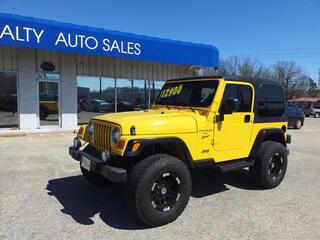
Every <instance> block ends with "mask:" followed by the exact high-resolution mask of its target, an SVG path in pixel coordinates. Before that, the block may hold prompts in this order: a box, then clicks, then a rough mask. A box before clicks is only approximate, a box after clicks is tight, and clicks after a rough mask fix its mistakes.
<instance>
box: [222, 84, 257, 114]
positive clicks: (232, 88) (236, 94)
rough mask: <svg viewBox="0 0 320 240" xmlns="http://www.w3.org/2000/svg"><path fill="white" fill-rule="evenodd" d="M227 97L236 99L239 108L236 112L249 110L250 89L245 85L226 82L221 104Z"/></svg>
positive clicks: (250, 102)
mask: <svg viewBox="0 0 320 240" xmlns="http://www.w3.org/2000/svg"><path fill="white" fill-rule="evenodd" d="M228 98H234V99H238V102H239V109H238V111H237V112H250V111H251V104H252V89H251V87H249V86H247V85H237V84H227V86H226V88H225V90H224V94H223V98H222V101H221V105H220V109H221V106H222V105H223V104H224V103H225V102H226V100H227V99H228Z"/></svg>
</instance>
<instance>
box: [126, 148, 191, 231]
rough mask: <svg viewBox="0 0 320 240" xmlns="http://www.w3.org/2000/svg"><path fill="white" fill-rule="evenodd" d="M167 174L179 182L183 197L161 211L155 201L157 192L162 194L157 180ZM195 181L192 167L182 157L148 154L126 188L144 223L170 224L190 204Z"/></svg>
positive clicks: (132, 174)
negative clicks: (191, 172) (190, 169)
mask: <svg viewBox="0 0 320 240" xmlns="http://www.w3.org/2000/svg"><path fill="white" fill-rule="evenodd" d="M168 174H169V175H168ZM166 176H170V177H171V178H172V179H176V181H177V182H176V183H174V184H178V185H177V186H178V187H177V192H178V194H179V197H177V198H175V199H174V201H173V203H172V207H170V208H169V210H167V209H165V208H164V209H162V210H161V208H160V209H159V208H158V205H157V204H156V203H155V201H154V200H153V198H154V197H153V196H154V191H158V192H159V194H162V191H160V190H159V189H160V188H159V185H157V184H156V183H157V179H158V180H159V179H162V178H165V177H166ZM191 182H192V181H191V176H190V172H189V169H188V168H187V166H186V165H185V164H184V163H183V162H182V161H180V160H179V159H177V158H175V157H173V156H171V155H167V154H155V155H151V156H148V157H146V158H145V159H144V160H141V161H140V162H138V163H137V164H136V165H135V166H134V168H133V169H132V171H131V173H130V176H129V180H128V182H127V191H126V194H127V203H128V206H129V208H130V209H131V211H132V212H133V213H134V214H135V215H136V216H137V217H138V218H139V219H140V220H141V221H142V222H144V223H146V224H147V225H149V226H152V227H155V226H161V225H164V224H167V223H170V222H172V221H174V220H176V219H177V218H178V217H179V216H180V214H181V213H182V212H183V210H184V209H185V207H186V206H187V204H188V201H189V198H190V195H191V188H192V183H191ZM155 186H156V187H155ZM154 188H157V189H158V190H157V189H156V190H154ZM168 193H169V188H168ZM170 194H171V192H170ZM177 199H178V200H177ZM164 202H165V203H166V201H164ZM167 204H168V203H167Z"/></svg>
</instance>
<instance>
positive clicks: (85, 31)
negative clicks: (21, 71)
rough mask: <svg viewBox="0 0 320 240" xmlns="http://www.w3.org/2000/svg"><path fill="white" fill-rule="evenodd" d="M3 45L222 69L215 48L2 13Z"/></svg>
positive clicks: (1, 36)
mask: <svg viewBox="0 0 320 240" xmlns="http://www.w3.org/2000/svg"><path fill="white" fill-rule="evenodd" d="M0 45H6V46H18V47H26V48H36V49H45V50H53V51H60V52H72V53H82V54H90V55H98V56H109V57H119V58H127V59H134V60H144V61H153V62H163V63H174V64H186V65H196V66H207V67H218V62H219V51H218V49H217V48H216V47H214V46H211V45H204V44H196V43H189V42H182V41H174V40H168V39H162V38H156V37H148V36H143V35H138V34H130V33H124V32H118V31H110V30H106V29H102V28H94V27H87V26H80V25H74V24H69V23H63V22H56V21H51V20H43V19H38V18H32V17H23V16H18V15H13V14H6V13H0Z"/></svg>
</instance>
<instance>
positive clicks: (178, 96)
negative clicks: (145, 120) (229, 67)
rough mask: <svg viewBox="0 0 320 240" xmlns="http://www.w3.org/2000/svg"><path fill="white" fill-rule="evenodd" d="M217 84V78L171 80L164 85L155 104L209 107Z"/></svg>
mask: <svg viewBox="0 0 320 240" xmlns="http://www.w3.org/2000/svg"><path fill="white" fill-rule="evenodd" d="M217 86H218V81H216V80H206V81H185V82H169V83H166V84H165V85H164V86H163V87H162V89H161V91H160V93H159V95H158V98H157V100H156V102H155V104H157V105H174V106H190V107H208V106H210V105H211V103H212V100H213V97H214V94H215V92H216V89H217Z"/></svg>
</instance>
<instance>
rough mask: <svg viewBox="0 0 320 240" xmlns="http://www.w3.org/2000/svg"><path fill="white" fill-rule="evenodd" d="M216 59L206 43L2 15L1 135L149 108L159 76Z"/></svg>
mask: <svg viewBox="0 0 320 240" xmlns="http://www.w3.org/2000/svg"><path fill="white" fill-rule="evenodd" d="M218 61H219V52H218V50H217V48H216V47H214V46H210V45H204V44H195V43H189V42H183V41H174V40H168V39H161V38H156V37H148V36H143V35H137V34H131V33H123V32H118V31H110V30H106V29H102V28H94V27H88V26H79V25H74V24H69V23H63V22H56V21H51V20H43V19H37V18H31V17H23V16H18V15H12V14H4V13H0V132H1V131H8V130H19V131H20V130H21V131H39V130H40V131H41V130H45V131H47V130H48V129H51V130H52V129H54V130H58V129H64V130H74V129H76V128H77V126H78V125H79V124H81V123H85V122H87V121H88V120H89V119H90V118H91V117H93V116H96V115H98V114H104V113H109V112H122V111H133V110H143V109H148V108H150V106H151V105H152V102H153V101H154V99H155V97H156V96H157V94H158V93H159V91H160V89H161V87H162V85H163V83H164V80H166V79H172V78H180V77H187V76H193V75H194V74H195V73H196V72H197V70H199V69H206V68H210V69H215V68H217V67H218Z"/></svg>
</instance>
